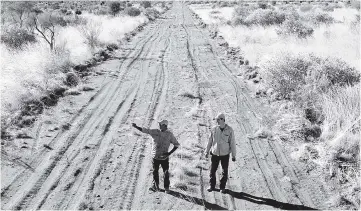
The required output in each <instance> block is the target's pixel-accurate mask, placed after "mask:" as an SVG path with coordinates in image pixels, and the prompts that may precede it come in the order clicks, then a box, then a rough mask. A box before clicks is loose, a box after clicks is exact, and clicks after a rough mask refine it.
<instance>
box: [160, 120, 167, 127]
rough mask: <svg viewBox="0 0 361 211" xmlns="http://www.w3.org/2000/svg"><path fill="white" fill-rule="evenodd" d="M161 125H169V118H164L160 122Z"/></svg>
mask: <svg viewBox="0 0 361 211" xmlns="http://www.w3.org/2000/svg"><path fill="white" fill-rule="evenodd" d="M158 123H159V124H160V125H167V126H168V121H167V120H165V119H164V120H162V121H160V122H158Z"/></svg>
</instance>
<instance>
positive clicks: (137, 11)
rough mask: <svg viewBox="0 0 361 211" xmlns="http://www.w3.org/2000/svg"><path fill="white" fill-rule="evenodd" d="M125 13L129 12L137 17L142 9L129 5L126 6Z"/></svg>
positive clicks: (128, 13)
mask: <svg viewBox="0 0 361 211" xmlns="http://www.w3.org/2000/svg"><path fill="white" fill-rule="evenodd" d="M125 14H127V15H129V16H131V17H136V16H138V15H140V10H139V9H138V8H135V7H127V8H125Z"/></svg>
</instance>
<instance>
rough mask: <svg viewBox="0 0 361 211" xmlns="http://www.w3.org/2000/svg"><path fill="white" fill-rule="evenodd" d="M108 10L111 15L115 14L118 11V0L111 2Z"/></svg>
mask: <svg viewBox="0 0 361 211" xmlns="http://www.w3.org/2000/svg"><path fill="white" fill-rule="evenodd" d="M109 10H110V13H111V14H112V15H114V16H115V15H116V14H118V13H119V12H120V2H111V3H110V5H109Z"/></svg>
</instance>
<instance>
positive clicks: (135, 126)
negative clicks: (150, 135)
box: [132, 123, 143, 132]
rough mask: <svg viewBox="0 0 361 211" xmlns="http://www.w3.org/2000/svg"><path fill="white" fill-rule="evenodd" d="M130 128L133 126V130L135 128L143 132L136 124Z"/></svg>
mask: <svg viewBox="0 0 361 211" xmlns="http://www.w3.org/2000/svg"><path fill="white" fill-rule="evenodd" d="M132 126H133V127H134V128H136V129H137V130H139V131H141V132H143V129H142V128H141V127H139V126H137V124H135V123H132Z"/></svg>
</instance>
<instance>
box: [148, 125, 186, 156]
mask: <svg viewBox="0 0 361 211" xmlns="http://www.w3.org/2000/svg"><path fill="white" fill-rule="evenodd" d="M142 132H143V133H147V134H149V135H151V136H152V138H153V147H152V156H153V158H154V159H157V160H164V159H167V158H165V157H164V154H165V153H167V152H168V149H169V146H170V144H173V145H174V146H176V147H179V143H178V141H177V139H176V138H175V137H174V135H173V133H172V132H170V131H168V130H166V131H164V132H162V131H161V130H159V129H147V128H142Z"/></svg>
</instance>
